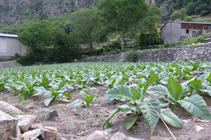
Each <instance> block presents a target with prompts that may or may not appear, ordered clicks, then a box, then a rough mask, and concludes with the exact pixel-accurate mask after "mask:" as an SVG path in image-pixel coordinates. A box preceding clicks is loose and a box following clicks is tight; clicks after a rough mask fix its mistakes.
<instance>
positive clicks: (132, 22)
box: [97, 0, 149, 51]
mask: <svg viewBox="0 0 211 140" xmlns="http://www.w3.org/2000/svg"><path fill="white" fill-rule="evenodd" d="M97 7H98V11H99V15H100V16H101V17H102V23H104V24H106V25H107V26H108V27H109V29H110V30H111V31H116V32H117V33H118V34H119V36H120V38H121V50H122V51H123V50H124V47H125V39H124V37H125V32H126V31H128V30H129V28H130V27H132V26H133V27H135V26H137V25H138V24H139V21H140V20H141V19H143V18H144V17H146V13H147V12H148V9H149V6H148V5H147V4H146V3H145V1H144V0H133V1H131V0H121V1H120V0H100V1H99V2H98V5H97ZM105 7H106V8H105Z"/></svg>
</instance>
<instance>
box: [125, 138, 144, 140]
mask: <svg viewBox="0 0 211 140" xmlns="http://www.w3.org/2000/svg"><path fill="white" fill-rule="evenodd" d="M127 140H144V139H139V138H132V137H128V138H127Z"/></svg>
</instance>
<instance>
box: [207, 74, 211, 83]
mask: <svg viewBox="0 0 211 140" xmlns="http://www.w3.org/2000/svg"><path fill="white" fill-rule="evenodd" d="M206 80H207V81H208V82H210V84H211V73H210V75H209V76H208V77H207V79H206Z"/></svg>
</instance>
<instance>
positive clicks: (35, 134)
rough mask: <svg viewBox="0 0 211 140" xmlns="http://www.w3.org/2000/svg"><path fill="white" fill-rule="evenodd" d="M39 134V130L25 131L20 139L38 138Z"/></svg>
mask: <svg viewBox="0 0 211 140" xmlns="http://www.w3.org/2000/svg"><path fill="white" fill-rule="evenodd" d="M40 134H41V129H35V130H31V131H27V132H25V133H23V135H22V137H24V136H27V137H28V138H29V139H30V138H33V137H34V138H37V137H39V136H40Z"/></svg>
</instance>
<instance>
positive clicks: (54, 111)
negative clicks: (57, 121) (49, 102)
mask: <svg viewBox="0 0 211 140" xmlns="http://www.w3.org/2000/svg"><path fill="white" fill-rule="evenodd" d="M54 117H59V115H58V113H57V111H56V110H53V111H49V112H48V114H47V115H46V117H45V120H49V119H51V118H54Z"/></svg>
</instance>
